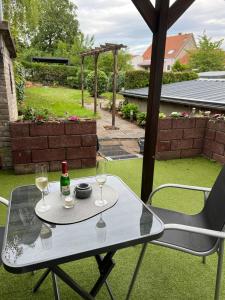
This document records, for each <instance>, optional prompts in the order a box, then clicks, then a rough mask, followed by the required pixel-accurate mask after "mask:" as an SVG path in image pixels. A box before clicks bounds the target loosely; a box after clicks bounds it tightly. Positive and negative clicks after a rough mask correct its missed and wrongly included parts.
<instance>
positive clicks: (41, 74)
mask: <svg viewBox="0 0 225 300" xmlns="http://www.w3.org/2000/svg"><path fill="white" fill-rule="evenodd" d="M23 66H24V68H25V70H26V78H27V79H28V80H30V81H34V82H40V83H43V84H46V85H56V84H57V85H64V86H65V85H67V78H68V77H76V76H77V68H76V67H73V66H66V65H56V64H51V65H50V64H43V63H29V62H23Z"/></svg>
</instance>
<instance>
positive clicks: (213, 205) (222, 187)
mask: <svg viewBox="0 0 225 300" xmlns="http://www.w3.org/2000/svg"><path fill="white" fill-rule="evenodd" d="M203 213H204V214H205V216H206V218H207V221H208V224H209V226H210V229H213V230H218V231H221V230H222V229H223V227H224V225H225V166H223V168H222V170H221V172H220V174H219V175H218V177H217V179H216V181H215V183H214V185H213V187H212V190H211V192H210V194H209V196H208V199H207V201H206V205H205V207H204V209H203Z"/></svg>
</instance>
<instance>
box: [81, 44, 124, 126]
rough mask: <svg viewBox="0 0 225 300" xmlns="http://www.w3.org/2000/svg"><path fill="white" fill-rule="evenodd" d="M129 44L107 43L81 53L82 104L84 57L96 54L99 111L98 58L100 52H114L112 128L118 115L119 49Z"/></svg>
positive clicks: (96, 84) (95, 111)
mask: <svg viewBox="0 0 225 300" xmlns="http://www.w3.org/2000/svg"><path fill="white" fill-rule="evenodd" d="M126 47H127V46H125V45H123V44H113V43H105V45H100V47H95V48H94V49H90V50H88V51H84V52H81V53H80V57H81V92H82V106H84V58H85V57H86V56H94V63H95V64H94V65H95V67H94V68H95V71H94V73H95V82H94V113H95V114H96V113H97V96H98V58H99V54H101V53H104V52H108V51H112V52H113V61H114V62H113V101H112V128H115V115H116V87H117V72H118V71H117V64H118V51H119V50H120V49H122V48H126Z"/></svg>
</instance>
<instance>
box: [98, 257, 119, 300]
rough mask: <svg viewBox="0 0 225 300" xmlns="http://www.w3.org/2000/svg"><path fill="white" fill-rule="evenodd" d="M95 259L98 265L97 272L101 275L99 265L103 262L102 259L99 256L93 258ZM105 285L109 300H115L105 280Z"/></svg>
mask: <svg viewBox="0 0 225 300" xmlns="http://www.w3.org/2000/svg"><path fill="white" fill-rule="evenodd" d="M95 259H96V261H97V263H98V268H99V272H100V274H101V272H102V271H101V263H102V261H103V257H102V256H101V255H96V256H95ZM105 285H106V288H107V290H108V293H109V296H110V298H111V300H114V299H115V298H114V296H113V293H112V290H111V287H110V286H109V283H108V281H107V280H105Z"/></svg>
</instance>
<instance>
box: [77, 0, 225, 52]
mask: <svg viewBox="0 0 225 300" xmlns="http://www.w3.org/2000/svg"><path fill="white" fill-rule="evenodd" d="M72 1H73V2H74V3H75V4H76V5H77V7H78V10H77V15H78V19H79V22H80V29H81V31H82V32H83V33H84V34H85V35H94V36H95V46H99V45H100V44H102V43H106V42H107V43H123V44H125V45H127V46H128V51H129V52H130V53H131V54H142V53H143V52H144V50H145V49H146V48H147V47H148V46H149V45H150V44H151V40H152V33H151V31H150V29H149V28H148V26H147V24H146V23H145V22H144V20H143V19H142V17H141V15H140V14H139V12H138V11H137V9H136V7H135V6H134V4H133V3H132V1H131V0H111V1H110V0H72ZM152 1H153V0H152ZM153 2H154V1H153ZM173 2H174V0H172V1H171V4H172V3H173ZM204 31H205V32H206V34H207V35H208V36H210V37H212V39H213V40H219V39H223V38H225V0H195V2H194V4H192V6H191V7H190V8H189V9H188V10H187V11H186V12H185V13H184V14H183V16H182V17H181V19H180V20H178V21H177V22H176V23H175V24H174V25H173V26H172V27H171V28H170V30H169V31H168V35H173V34H178V33H194V35H195V38H196V40H198V37H199V35H202V34H203V32H204ZM223 48H224V49H225V41H224V42H223Z"/></svg>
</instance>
